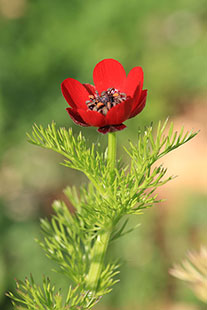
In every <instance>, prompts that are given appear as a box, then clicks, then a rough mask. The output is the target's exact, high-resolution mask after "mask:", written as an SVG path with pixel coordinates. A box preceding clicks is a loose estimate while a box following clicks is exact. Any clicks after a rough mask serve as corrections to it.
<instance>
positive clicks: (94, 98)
mask: <svg viewBox="0 0 207 310" xmlns="http://www.w3.org/2000/svg"><path fill="white" fill-rule="evenodd" d="M88 97H89V100H87V101H86V105H87V107H88V109H89V110H91V111H97V112H99V113H101V114H103V115H106V114H107V113H108V111H109V110H110V109H111V108H113V107H115V106H116V105H117V104H120V103H121V102H123V101H126V99H127V96H126V94H125V93H120V91H119V90H118V89H116V88H113V87H112V88H108V89H107V90H106V91H105V90H104V91H102V93H101V95H99V93H98V91H97V90H96V91H95V95H89V96H88Z"/></svg>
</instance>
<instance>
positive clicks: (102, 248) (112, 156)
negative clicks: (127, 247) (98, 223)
mask: <svg viewBox="0 0 207 310" xmlns="http://www.w3.org/2000/svg"><path fill="white" fill-rule="evenodd" d="M108 163H109V164H110V165H111V170H113V169H114V168H115V165H116V134H115V133H114V132H113V133H109V134H108ZM111 232H112V226H110V227H109V226H108V225H107V227H106V228H105V229H101V230H100V233H99V235H98V236H97V239H96V241H95V243H94V246H93V248H92V253H91V261H92V263H91V266H90V268H89V272H88V275H87V286H88V287H87V289H89V290H91V291H95V292H96V291H97V288H98V281H99V279H100V275H101V272H102V270H103V264H104V258H105V255H106V251H107V248H108V244H109V240H110V236H111Z"/></svg>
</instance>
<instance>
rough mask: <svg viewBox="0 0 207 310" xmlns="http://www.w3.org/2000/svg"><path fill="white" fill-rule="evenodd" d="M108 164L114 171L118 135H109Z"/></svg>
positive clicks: (111, 133) (113, 133) (112, 133)
mask: <svg viewBox="0 0 207 310" xmlns="http://www.w3.org/2000/svg"><path fill="white" fill-rule="evenodd" d="M108 162H109V163H110V164H111V168H112V169H114V167H115V165H116V133H115V132H110V133H108Z"/></svg>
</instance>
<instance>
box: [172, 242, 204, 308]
mask: <svg viewBox="0 0 207 310" xmlns="http://www.w3.org/2000/svg"><path fill="white" fill-rule="evenodd" d="M170 274H171V275H172V276H174V277H176V278H178V279H181V280H184V281H186V282H188V283H189V284H190V286H191V288H192V289H193V291H194V293H195V295H196V296H197V297H198V298H199V299H200V300H202V301H203V302H205V303H207V248H206V247H204V246H202V247H201V249H200V252H198V253H197V252H189V253H188V255H187V259H185V260H183V262H182V265H174V267H173V268H172V269H170Z"/></svg>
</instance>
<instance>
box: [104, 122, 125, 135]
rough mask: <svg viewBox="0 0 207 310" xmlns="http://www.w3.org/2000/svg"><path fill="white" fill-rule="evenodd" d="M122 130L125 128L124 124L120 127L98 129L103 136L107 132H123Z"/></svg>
mask: <svg viewBox="0 0 207 310" xmlns="http://www.w3.org/2000/svg"><path fill="white" fill-rule="evenodd" d="M124 128H126V126H125V125H124V124H120V125H115V126H106V127H100V128H99V129H98V131H99V132H101V133H103V134H105V133H108V132H114V131H118V130H123V129H124Z"/></svg>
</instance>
